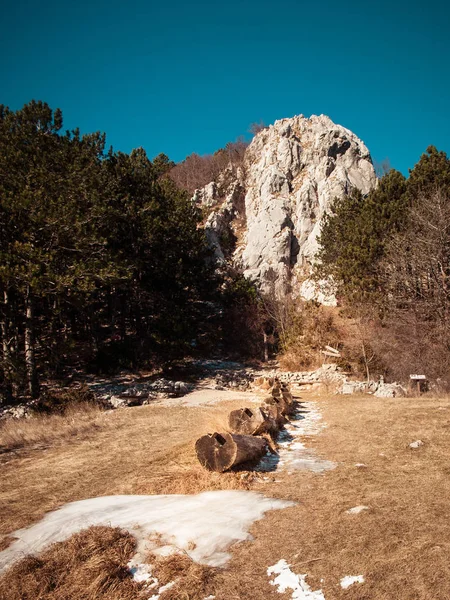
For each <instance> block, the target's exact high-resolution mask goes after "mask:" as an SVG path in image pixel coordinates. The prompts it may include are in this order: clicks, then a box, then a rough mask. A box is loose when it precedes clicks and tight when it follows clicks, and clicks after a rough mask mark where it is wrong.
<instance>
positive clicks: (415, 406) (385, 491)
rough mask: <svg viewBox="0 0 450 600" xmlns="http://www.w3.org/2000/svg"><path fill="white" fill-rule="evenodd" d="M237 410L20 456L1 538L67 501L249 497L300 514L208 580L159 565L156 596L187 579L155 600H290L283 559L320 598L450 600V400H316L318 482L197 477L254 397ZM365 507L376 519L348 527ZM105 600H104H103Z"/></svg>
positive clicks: (269, 518) (131, 415)
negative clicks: (228, 492)
mask: <svg viewBox="0 0 450 600" xmlns="http://www.w3.org/2000/svg"><path fill="white" fill-rule="evenodd" d="M240 396H241V397H242V400H239V399H237V398H236V400H235V401H233V402H224V403H221V404H218V405H216V406H214V407H193V408H189V409H187V408H182V407H171V408H164V407H157V406H153V407H152V406H148V407H142V408H133V409H130V410H123V411H116V412H113V413H105V414H103V415H102V416H101V419H100V429H98V430H95V431H94V430H93V431H92V435H90V436H89V437H87V438H86V439H73V440H72V441H71V443H70V444H68V445H66V446H61V445H55V446H53V447H51V448H48V449H47V450H46V451H38V450H36V451H28V452H27V453H25V454H20V453H19V455H18V456H17V457H16V458H15V459H14V460H11V461H10V462H8V463H7V464H4V465H3V467H2V472H1V473H0V487H1V489H2V495H1V498H2V501H3V506H2V509H1V510H2V517H3V519H2V525H1V531H2V533H3V534H5V535H7V534H8V533H10V532H11V531H13V530H14V529H16V528H18V527H22V526H25V525H27V524H30V523H32V522H34V521H36V520H38V519H39V518H40V517H41V516H42V514H43V513H44V512H45V511H47V510H51V509H53V508H55V507H57V506H60V505H61V504H63V503H64V502H67V501H70V500H76V499H81V498H87V497H92V496H98V495H106V494H121V493H122V494H129V493H132V494H134V493H172V492H176V493H194V492H198V491H202V490H204V489H221V488H224V487H225V488H242V487H250V488H252V489H255V490H258V491H261V492H263V493H265V494H266V495H268V496H272V497H282V498H288V499H292V500H295V501H297V504H296V506H294V507H292V508H289V509H285V510H281V511H273V512H270V513H267V515H266V516H265V517H264V519H263V520H261V521H259V522H257V523H255V525H254V526H253V528H252V531H251V533H252V535H253V536H254V540H253V541H251V542H245V543H242V544H238V545H237V546H235V548H234V549H233V557H232V560H231V562H230V564H229V566H228V567H227V569H225V570H216V571H209V570H208V569H207V570H206V571H203V567H198V565H193V564H190V561H189V559H187V560H186V558H185V557H184V558H183V557H182V558H180V557H178V558H177V559H176V560H175V559H173V560H174V562H173V563H172V562H170V561H169V562H168V563H161V564H159V565H158V568H159V569H160V571H159V572H158V576H159V578H160V580H161V583H165V582H166V580H168V579H169V580H171V581H172V580H173V578H174V577H178V579H179V581H178V583H177V584H176V586H177V587H176V588H171V590H167V592H165V594H169V593H171V594H172V596H170V595H168V596H161V600H169V599H170V600H172V598H180V600H183V599H187V600H191V599H192V600H194V599H197V598H199V599H200V600H202V599H203V598H205V597H207V596H208V595H209V594H213V595H215V596H216V600H267V599H271V598H278V599H281V598H283V597H286V598H289V597H290V595H289V594H287V595H286V596H282V595H280V594H278V592H277V591H276V589H275V588H274V587H273V586H271V585H270V584H269V580H268V577H267V573H266V571H267V567H268V566H270V565H273V564H275V563H276V562H277V561H278V560H280V559H281V558H284V559H286V560H287V561H288V562H289V563H291V564H292V565H293V567H292V568H293V570H294V571H295V572H297V573H307V574H308V578H307V581H308V582H309V583H310V585H311V587H312V589H319V588H322V589H323V591H324V594H325V597H326V599H327V600H341V599H344V598H345V599H347V600H352V599H360V600H362V599H367V600H369V599H370V600H392V599H393V598H395V599H396V600H429V599H431V598H433V600H448V598H450V563H449V562H448V556H449V553H450V520H449V519H448V514H449V511H448V498H449V497H450V467H449V462H448V448H449V447H450V445H449V442H450V399H449V398H441V399H437V398H433V397H421V398H414V399H382V398H373V397H371V396H365V397H352V396H349V397H343V396H340V397H338V396H336V397H334V396H330V395H328V396H317V397H314V396H313V395H312V394H309V398H314V399H315V400H316V401H317V402H318V404H319V406H320V408H321V411H322V413H323V416H324V421H325V422H326V423H327V424H328V426H327V428H326V429H325V430H324V431H323V432H322V433H321V434H320V435H318V436H316V437H315V438H311V439H309V440H308V442H307V445H308V446H309V447H312V446H314V447H315V449H316V450H317V452H318V453H319V454H320V455H321V456H323V457H324V458H327V459H330V460H334V461H336V462H337V463H338V466H337V468H336V469H335V470H333V471H327V472H326V473H323V474H321V475H317V474H314V473H309V472H294V473H292V474H291V475H288V474H287V473H284V472H281V473H277V474H276V478H275V479H276V482H275V481H274V480H273V479H274V478H269V480H265V481H263V480H262V479H260V478H255V479H253V480H251V479H248V480H247V479H246V480H245V481H243V480H242V479H241V477H240V475H239V474H233V473H231V474H225V475H218V474H214V473H207V472H206V471H204V470H203V469H202V468H201V467H200V466H199V465H197V464H196V460H195V456H194V451H193V444H194V442H195V439H196V438H197V437H198V436H199V435H201V434H203V433H205V432H206V431H209V430H212V429H220V428H221V427H223V426H224V425H225V423H226V416H227V414H228V412H229V411H230V410H232V409H234V408H238V407H242V406H244V405H245V404H246V401H245V398H246V395H245V394H240ZM305 396H306V394H305ZM307 397H308V396H307ZM416 439H421V440H423V442H424V443H425V444H424V446H422V447H420V448H419V449H417V450H412V449H411V448H409V443H410V442H412V441H414V440H416ZM356 463H364V464H366V465H367V466H366V467H365V468H358V467H356V466H355V464H356ZM360 504H364V505H367V506H369V507H370V509H369V510H368V511H365V512H362V513H360V514H359V515H349V514H347V513H346V510H347V509H349V508H351V507H353V506H357V505H360ZM124 560H125V559H124ZM125 563H126V561H125ZM125 563H123V564H125ZM360 574H362V575H364V577H365V579H366V582H365V583H364V584H363V585H354V586H352V587H350V588H349V589H348V590H342V589H341V588H340V586H339V581H340V579H341V578H342V577H344V576H345V575H360ZM322 579H323V582H321V580H322ZM205 590H206V591H205ZM136 594H137V592H136ZM174 594H175V595H174ZM176 594H177V595H176ZM202 594H203V595H202ZM0 596H1V594H0ZM69 597H70V596H67V598H69ZM75 597H79V598H84V597H83V596H81V595H79V596H75ZM116 597H117V598H120V596H119V595H117V596H116ZM131 597H133V596H130V598H131ZM134 597H136V598H138V597H139V596H138V595H136V596H134ZM6 598H8V600H9V596H6ZM11 598H13V600H15V598H14V597H11ZM36 598H39V596H36ZM41 598H45V596H41ZM49 598H52V597H51V596H49ZM55 598H56V596H55ZM97 598H98V599H99V600H104V598H107V596H103V595H102V593H100V592H99V593H98V596H97ZM124 598H128V596H124ZM24 599H25V600H28V599H27V597H26V596H24Z"/></svg>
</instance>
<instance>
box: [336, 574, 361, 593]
mask: <svg viewBox="0 0 450 600" xmlns="http://www.w3.org/2000/svg"><path fill="white" fill-rule="evenodd" d="M354 583H364V575H346V576H345V577H343V578H342V579H341V588H342V589H344V590H346V589H347V588H349V587H350V586H351V585H353V584H354Z"/></svg>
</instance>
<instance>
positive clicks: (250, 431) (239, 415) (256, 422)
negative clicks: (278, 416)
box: [228, 408, 272, 435]
mask: <svg viewBox="0 0 450 600" xmlns="http://www.w3.org/2000/svg"><path fill="white" fill-rule="evenodd" d="M228 425H229V426H230V429H231V431H232V432H233V433H240V434H242V435H258V434H260V433H264V432H266V431H269V429H271V427H272V424H271V423H270V420H269V417H268V415H267V414H266V413H265V412H264V411H263V410H262V408H256V409H250V408H240V409H238V410H233V411H231V412H230V414H229V416H228Z"/></svg>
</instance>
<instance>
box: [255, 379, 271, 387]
mask: <svg viewBox="0 0 450 600" xmlns="http://www.w3.org/2000/svg"><path fill="white" fill-rule="evenodd" d="M273 383H274V379H273V377H258V378H257V379H255V385H256V386H258V387H260V388H261V389H263V390H270V388H271V387H272V386H273Z"/></svg>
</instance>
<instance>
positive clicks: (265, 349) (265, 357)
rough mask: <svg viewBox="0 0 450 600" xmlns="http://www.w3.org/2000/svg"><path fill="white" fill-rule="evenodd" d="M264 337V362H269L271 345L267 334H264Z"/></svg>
mask: <svg viewBox="0 0 450 600" xmlns="http://www.w3.org/2000/svg"><path fill="white" fill-rule="evenodd" d="M263 336H264V362H268V360H269V344H268V342H267V333H266V332H265V331H264V332H263Z"/></svg>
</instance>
